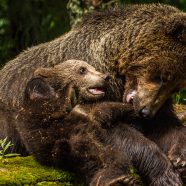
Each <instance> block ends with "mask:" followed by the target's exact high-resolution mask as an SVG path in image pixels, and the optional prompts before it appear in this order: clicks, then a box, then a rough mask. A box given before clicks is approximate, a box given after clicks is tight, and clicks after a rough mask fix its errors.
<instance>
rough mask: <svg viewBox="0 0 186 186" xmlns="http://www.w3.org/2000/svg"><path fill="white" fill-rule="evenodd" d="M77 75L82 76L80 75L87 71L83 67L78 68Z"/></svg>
mask: <svg viewBox="0 0 186 186" xmlns="http://www.w3.org/2000/svg"><path fill="white" fill-rule="evenodd" d="M79 73H80V74H82V75H83V74H86V73H87V69H86V68H85V67H80V68H79Z"/></svg>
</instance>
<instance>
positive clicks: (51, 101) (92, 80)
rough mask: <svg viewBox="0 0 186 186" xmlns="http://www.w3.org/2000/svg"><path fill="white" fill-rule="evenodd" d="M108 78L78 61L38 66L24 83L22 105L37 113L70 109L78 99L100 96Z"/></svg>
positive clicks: (85, 99)
mask: <svg viewBox="0 0 186 186" xmlns="http://www.w3.org/2000/svg"><path fill="white" fill-rule="evenodd" d="M108 80H109V77H108V75H106V74H102V73H100V72H98V71H96V70H95V68H93V67H92V66H90V65H89V64H87V63H86V62H84V61H79V60H68V61H65V62H63V63H61V64H60V65H56V66H54V67H52V68H39V69H37V70H36V71H35V73H34V77H33V78H32V79H31V80H30V81H29V82H28V84H27V87H26V90H25V99H24V105H25V106H26V107H28V108H30V109H32V111H35V112H38V113H41V112H42V111H43V112H47V113H48V112H51V113H55V112H59V111H62V110H71V109H72V107H73V106H74V105H75V104H77V103H80V102H82V101H83V102H84V101H87V102H92V101H97V100H100V99H102V98H104V96H105V91H106V85H107V81H108Z"/></svg>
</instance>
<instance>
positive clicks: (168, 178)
mask: <svg viewBox="0 0 186 186" xmlns="http://www.w3.org/2000/svg"><path fill="white" fill-rule="evenodd" d="M34 74H35V75H34V77H33V78H32V79H31V80H30V81H29V82H28V84H27V86H26V89H25V93H24V94H25V95H24V99H23V108H22V109H21V110H20V111H19V113H18V115H17V116H16V118H17V119H16V120H15V125H16V127H17V130H18V132H19V134H20V137H21V139H22V142H23V143H24V144H25V146H26V148H27V150H28V152H29V153H31V154H32V155H33V156H34V157H35V158H36V159H37V160H38V161H39V162H40V163H42V164H45V165H55V166H58V167H60V168H61V167H63V168H67V169H68V170H69V169H70V170H73V171H76V172H78V173H82V174H83V175H85V176H86V177H87V180H88V182H89V183H90V185H100V186H101V185H117V184H121V185H123V184H124V185H125V184H127V185H137V184H138V182H137V181H136V180H135V179H134V178H133V177H131V176H130V169H131V167H132V166H133V165H134V166H136V168H137V169H138V170H139V173H140V174H141V175H142V176H143V177H144V181H145V182H146V183H147V184H148V185H154V186H159V185H164V186H168V185H169V186H170V185H172V186H174V185H176V184H177V185H182V184H181V180H180V179H179V176H178V174H177V173H176V172H175V171H174V170H173V168H172V165H171V164H170V162H169V161H168V159H167V158H166V157H165V155H163V154H162V153H161V151H160V149H159V148H158V147H157V145H155V144H154V143H153V142H151V141H150V140H148V139H146V138H145V137H143V135H142V134H140V133H139V132H138V131H136V130H135V129H133V128H132V127H130V126H129V125H127V124H125V123H117V124H115V125H113V126H114V127H113V128H112V127H111V126H107V125H108V124H109V123H110V124H112V122H114V121H116V120H121V121H125V122H127V123H129V122H130V121H133V120H134V119H135V118H136V116H135V115H134V111H133V107H132V106H131V105H128V104H123V103H119V102H99V100H100V101H102V100H103V98H104V96H106V93H107V91H106V89H107V86H108V83H107V81H108V75H104V74H101V73H99V72H97V71H96V70H95V69H94V68H93V67H91V66H90V65H88V64H86V63H85V62H83V61H78V60H68V61H66V62H64V63H62V64H60V65H56V66H54V67H53V68H39V69H37V70H36V72H35V73H34ZM100 112H101V114H100ZM105 118H107V119H106V122H105V123H104V122H103V121H104V120H105ZM107 128H108V130H107ZM131 142H132V146H131ZM130 146H131V147H130ZM152 159H153V161H152ZM160 170H161V171H160Z"/></svg>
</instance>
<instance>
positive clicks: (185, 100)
mask: <svg viewBox="0 0 186 186" xmlns="http://www.w3.org/2000/svg"><path fill="white" fill-rule="evenodd" d="M173 98H174V102H175V103H176V104H184V105H186V89H184V90H182V91H180V92H178V93H176V94H175V95H174V96H173Z"/></svg>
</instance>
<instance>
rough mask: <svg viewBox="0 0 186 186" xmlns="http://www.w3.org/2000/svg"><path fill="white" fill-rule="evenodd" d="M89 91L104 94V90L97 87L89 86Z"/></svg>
mask: <svg viewBox="0 0 186 186" xmlns="http://www.w3.org/2000/svg"><path fill="white" fill-rule="evenodd" d="M89 92H90V93H92V94H95V95H99V94H104V93H105V92H104V91H103V90H101V89H99V88H90V89H89Z"/></svg>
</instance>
